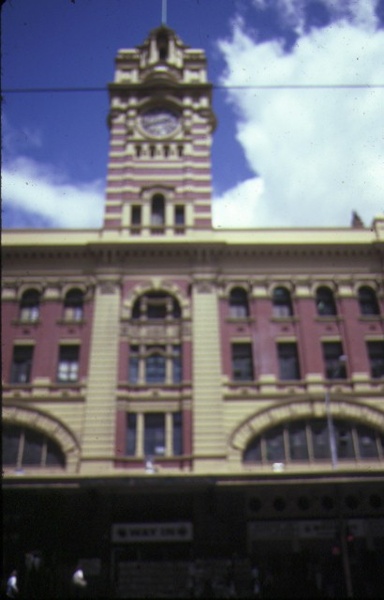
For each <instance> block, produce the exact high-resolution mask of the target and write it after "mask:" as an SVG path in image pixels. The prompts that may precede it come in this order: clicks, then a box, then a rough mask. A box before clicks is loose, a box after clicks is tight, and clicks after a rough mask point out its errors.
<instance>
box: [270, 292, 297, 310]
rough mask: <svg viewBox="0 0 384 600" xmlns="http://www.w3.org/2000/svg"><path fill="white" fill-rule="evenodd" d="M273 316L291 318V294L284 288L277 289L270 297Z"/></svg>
mask: <svg viewBox="0 0 384 600" xmlns="http://www.w3.org/2000/svg"><path fill="white" fill-rule="evenodd" d="M272 304H273V316H274V317H291V316H292V315H293V309H292V301H291V294H290V293H289V291H288V290H287V288H285V287H277V288H275V289H274V290H273V296H272Z"/></svg>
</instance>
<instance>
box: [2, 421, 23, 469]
mask: <svg viewBox="0 0 384 600" xmlns="http://www.w3.org/2000/svg"><path fill="white" fill-rule="evenodd" d="M20 433H21V431H20V428H19V427H14V426H12V425H8V426H5V427H4V428H3V436H2V437H3V443H2V456H3V465H4V466H8V465H15V466H16V465H17V463H18V457H19V445H20Z"/></svg>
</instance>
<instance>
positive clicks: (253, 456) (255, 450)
mask: <svg viewBox="0 0 384 600" xmlns="http://www.w3.org/2000/svg"><path fill="white" fill-rule="evenodd" d="M243 460H244V462H260V461H261V438H259V437H258V438H255V439H253V440H252V441H251V443H250V444H249V445H248V446H247V448H246V449H245V451H244V454H243Z"/></svg>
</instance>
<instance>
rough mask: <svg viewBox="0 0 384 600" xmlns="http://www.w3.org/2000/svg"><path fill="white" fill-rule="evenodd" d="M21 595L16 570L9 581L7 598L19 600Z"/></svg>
mask: <svg viewBox="0 0 384 600" xmlns="http://www.w3.org/2000/svg"><path fill="white" fill-rule="evenodd" d="M18 595H19V588H18V585H17V571H16V569H14V570H13V571H12V573H11V574H10V576H9V579H8V581H7V590H6V596H7V598H17V597H18Z"/></svg>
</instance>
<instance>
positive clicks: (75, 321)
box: [56, 319, 86, 325]
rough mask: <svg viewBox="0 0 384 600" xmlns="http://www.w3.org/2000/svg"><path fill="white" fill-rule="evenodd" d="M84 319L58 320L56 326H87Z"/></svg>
mask: <svg viewBox="0 0 384 600" xmlns="http://www.w3.org/2000/svg"><path fill="white" fill-rule="evenodd" d="M85 324H86V321H85V320H84V319H58V320H57V321H56V325H85Z"/></svg>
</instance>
